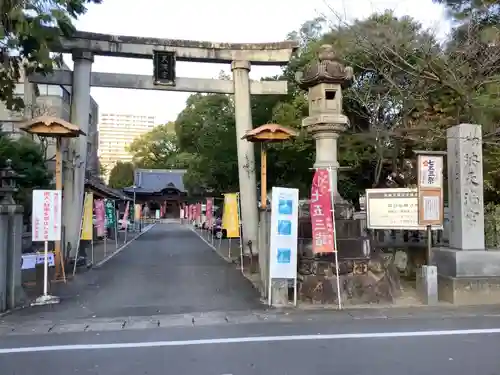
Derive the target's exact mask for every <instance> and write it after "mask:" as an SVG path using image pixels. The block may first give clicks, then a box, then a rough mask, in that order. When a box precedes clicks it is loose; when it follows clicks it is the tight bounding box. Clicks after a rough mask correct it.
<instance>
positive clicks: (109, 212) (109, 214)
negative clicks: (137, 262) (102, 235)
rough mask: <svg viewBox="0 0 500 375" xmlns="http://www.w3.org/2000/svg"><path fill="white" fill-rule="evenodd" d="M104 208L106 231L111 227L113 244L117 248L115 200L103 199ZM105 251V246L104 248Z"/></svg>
mask: <svg viewBox="0 0 500 375" xmlns="http://www.w3.org/2000/svg"><path fill="white" fill-rule="evenodd" d="M104 205H105V209H106V231H107V230H108V229H111V228H113V231H114V232H115V246H116V248H118V231H117V230H116V224H117V223H116V209H115V201H114V200H112V199H106V201H105V204H104ZM104 251H105V252H106V247H105V248H104Z"/></svg>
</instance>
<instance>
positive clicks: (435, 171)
mask: <svg viewBox="0 0 500 375" xmlns="http://www.w3.org/2000/svg"><path fill="white" fill-rule="evenodd" d="M418 168H419V171H418V176H419V178H420V181H419V182H420V184H419V187H421V188H442V187H443V157H442V156H432V155H419V156H418Z"/></svg>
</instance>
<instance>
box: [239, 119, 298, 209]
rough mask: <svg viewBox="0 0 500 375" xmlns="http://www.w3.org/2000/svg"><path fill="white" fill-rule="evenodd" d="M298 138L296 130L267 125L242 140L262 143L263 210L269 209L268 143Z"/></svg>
mask: <svg viewBox="0 0 500 375" xmlns="http://www.w3.org/2000/svg"><path fill="white" fill-rule="evenodd" d="M295 137H297V132H296V131H295V130H292V129H289V128H286V127H284V126H281V125H278V124H265V125H261V126H259V127H258V128H255V129H252V130H250V131H248V132H247V133H246V134H245V135H244V136H243V137H242V139H246V140H247V141H248V142H253V143H260V200H261V208H263V209H265V208H267V149H266V143H278V142H285V141H288V140H290V139H292V138H295Z"/></svg>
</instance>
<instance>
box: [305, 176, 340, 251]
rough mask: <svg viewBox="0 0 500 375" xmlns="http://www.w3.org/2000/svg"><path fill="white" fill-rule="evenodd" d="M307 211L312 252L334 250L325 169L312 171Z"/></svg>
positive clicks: (329, 198)
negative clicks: (309, 220) (309, 221)
mask: <svg viewBox="0 0 500 375" xmlns="http://www.w3.org/2000/svg"><path fill="white" fill-rule="evenodd" d="M309 211H310V215H311V226H312V240H313V253H315V254H319V253H322V254H324V253H333V252H335V251H336V249H335V244H334V236H333V230H334V229H333V218H332V216H333V215H332V200H331V196H330V176H329V175H328V171H327V170H326V169H317V170H316V172H315V173H314V177H313V181H312V186H311V204H310V206H309Z"/></svg>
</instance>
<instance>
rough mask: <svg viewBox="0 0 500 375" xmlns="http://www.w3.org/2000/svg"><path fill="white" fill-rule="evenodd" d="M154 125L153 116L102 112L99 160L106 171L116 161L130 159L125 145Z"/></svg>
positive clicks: (130, 156)
mask: <svg viewBox="0 0 500 375" xmlns="http://www.w3.org/2000/svg"><path fill="white" fill-rule="evenodd" d="M154 126H155V117H154V116H146V115H137V114H125V113H102V114H101V115H100V118H99V161H100V162H101V164H102V166H103V167H105V168H106V171H107V172H108V173H109V171H110V170H111V169H112V168H113V166H114V164H115V163H116V162H117V161H122V162H128V161H132V155H131V154H130V153H128V152H127V146H129V145H130V144H131V143H132V142H133V141H134V139H135V138H137V137H139V136H141V135H143V134H144V133H147V132H149V131H150V130H152V129H153V127H154Z"/></svg>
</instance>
